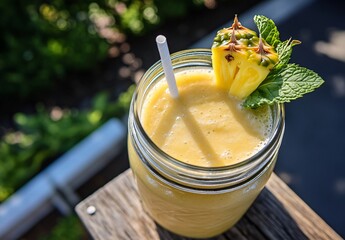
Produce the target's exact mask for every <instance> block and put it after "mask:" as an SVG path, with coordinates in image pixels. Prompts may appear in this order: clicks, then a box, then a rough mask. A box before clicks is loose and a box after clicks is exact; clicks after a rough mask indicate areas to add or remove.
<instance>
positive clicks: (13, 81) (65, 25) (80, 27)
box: [0, 0, 204, 102]
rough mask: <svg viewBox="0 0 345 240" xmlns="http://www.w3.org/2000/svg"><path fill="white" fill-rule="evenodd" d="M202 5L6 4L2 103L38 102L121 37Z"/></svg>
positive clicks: (99, 0) (0, 21)
mask: <svg viewBox="0 0 345 240" xmlns="http://www.w3.org/2000/svg"><path fill="white" fill-rule="evenodd" d="M203 1H204V0H145V1H141V0H75V1H68V0H51V1H45V0H27V1H25V0H2V1H0V12H1V14H0V31H1V38H0V86H1V87H0V101H8V99H9V98H11V99H12V101H19V102H22V101H25V100H28V99H35V97H37V96H39V95H40V94H41V93H42V91H49V90H51V88H52V87H53V86H54V81H55V80H57V79H64V77H65V76H66V74H67V73H68V72H70V71H81V70H86V69H90V68H91V67H93V66H95V65H96V63H97V62H100V61H102V60H104V59H105V58H106V55H107V50H108V46H109V44H112V43H114V42H116V36H117V35H118V34H119V33H126V34H131V35H140V34H144V33H146V32H147V31H148V30H150V29H151V28H152V27H153V26H156V25H158V24H159V23H160V22H161V21H162V20H165V19H167V18H172V17H179V16H182V15H185V14H187V12H188V10H189V8H190V7H193V6H199V5H201V4H202V3H203Z"/></svg>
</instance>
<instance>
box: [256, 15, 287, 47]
mask: <svg viewBox="0 0 345 240" xmlns="http://www.w3.org/2000/svg"><path fill="white" fill-rule="evenodd" d="M254 22H255V24H256V26H257V27H258V29H259V32H260V35H261V37H262V38H263V39H265V41H266V42H267V43H268V44H269V45H271V46H273V47H274V48H275V47H277V45H278V44H279V43H280V42H281V41H280V39H279V31H278V29H277V27H276V25H275V23H274V22H273V20H272V19H269V18H267V17H265V16H263V15H255V16H254Z"/></svg>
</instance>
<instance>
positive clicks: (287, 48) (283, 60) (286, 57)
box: [275, 39, 301, 69]
mask: <svg viewBox="0 0 345 240" xmlns="http://www.w3.org/2000/svg"><path fill="white" fill-rule="evenodd" d="M300 43H301V42H300V41H298V40H292V41H291V39H289V40H286V41H284V42H280V43H279V44H278V45H277V47H276V51H277V53H278V57H279V62H278V63H277V64H276V66H275V68H276V69H279V68H281V67H283V66H284V65H286V64H288V63H289V61H290V57H291V53H292V47H293V46H296V45H298V44H300Z"/></svg>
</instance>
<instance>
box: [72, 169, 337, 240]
mask: <svg viewBox="0 0 345 240" xmlns="http://www.w3.org/2000/svg"><path fill="white" fill-rule="evenodd" d="M90 206H93V207H95V209H96V211H95V212H94V213H93V214H88V213H87V209H88V207H90ZM76 211H77V214H78V215H79V217H80V218H81V220H82V221H83V223H84V224H85V226H86V228H87V229H88V231H89V232H90V234H91V235H92V237H93V238H94V239H102V240H107V239H135V240H136V239H144V240H145V239H148V240H158V239H167V240H175V239H176V240H177V239H178V240H185V239H189V238H184V237H180V236H178V235H176V234H173V233H171V232H169V231H167V230H165V229H163V228H162V227H160V226H159V225H157V224H156V223H155V222H154V221H153V220H152V219H151V218H150V217H149V216H148V215H147V214H146V213H145V211H144V210H143V208H142V205H141V203H140V200H139V196H138V193H137V189H136V187H135V184H134V181H133V176H132V172H131V170H127V171H125V172H124V173H122V174H121V175H120V176H118V177H117V178H115V179H114V180H112V181H111V182H109V183H108V184H107V185H105V186H104V187H103V188H101V189H100V190H98V191H97V192H95V193H94V194H93V195H91V196H90V197H88V198H87V199H85V200H84V201H82V202H81V203H79V204H78V205H77V206H76ZM212 239H217V240H224V239H341V237H340V236H339V235H338V234H337V233H336V232H335V231H334V230H333V229H332V228H330V227H329V226H328V225H327V224H326V223H325V222H324V221H323V220H322V219H321V218H320V217H319V216H318V215H317V214H316V213H315V212H314V211H313V210H311V209H310V207H309V206H308V205H307V204H305V203H304V202H303V201H302V200H301V199H300V198H299V197H298V196H297V195H296V194H295V193H294V192H293V191H292V190H291V189H290V188H289V187H288V186H287V185H286V184H285V183H284V182H283V181H282V180H280V179H279V177H277V176H276V175H275V174H272V176H271V178H270V180H269V182H268V184H267V186H266V188H265V189H264V190H263V191H262V193H261V194H260V195H259V197H258V198H257V199H256V201H255V202H254V204H253V205H252V207H251V208H250V209H249V211H248V212H247V213H246V215H245V216H244V217H243V218H242V219H241V220H240V221H239V222H238V223H237V224H236V226H235V227H233V228H231V229H230V230H228V231H227V232H225V233H224V234H222V235H219V236H217V237H214V238H212Z"/></svg>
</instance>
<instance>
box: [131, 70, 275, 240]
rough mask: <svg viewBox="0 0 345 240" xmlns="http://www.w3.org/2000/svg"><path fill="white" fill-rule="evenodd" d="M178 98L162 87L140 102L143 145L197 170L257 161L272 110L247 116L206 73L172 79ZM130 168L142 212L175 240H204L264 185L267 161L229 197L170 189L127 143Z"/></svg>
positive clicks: (186, 73)
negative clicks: (185, 238) (187, 239)
mask: <svg viewBox="0 0 345 240" xmlns="http://www.w3.org/2000/svg"><path fill="white" fill-rule="evenodd" d="M176 81H177V86H178V89H179V98H178V99H172V98H171V97H170V95H169V91H168V87H167V84H166V81H165V80H164V79H163V80H160V81H159V82H158V83H157V84H155V85H154V86H153V87H152V88H151V89H150V91H149V92H148V93H147V94H146V97H145V100H144V102H143V104H142V107H141V111H140V112H139V114H138V115H139V119H140V122H141V124H142V126H143V129H144V130H145V132H146V134H147V135H148V136H149V138H150V139H151V140H152V141H153V142H154V143H155V145H156V146H158V147H159V148H160V149H162V150H163V151H164V152H165V153H167V154H168V155H170V156H172V157H173V158H175V159H177V160H178V161H181V162H184V163H187V164H190V165H195V166H200V167H206V168H208V167H222V166H229V165H234V164H237V163H240V162H241V161H243V160H245V159H248V157H250V156H252V155H254V154H255V153H257V152H258V151H259V150H260V149H261V148H262V147H263V146H264V145H265V144H266V142H267V139H268V137H269V136H270V135H271V131H272V113H271V108H269V107H265V108H261V109H258V110H245V109H242V107H241V102H240V101H238V100H236V99H234V98H231V97H230V96H229V95H228V93H226V91H224V90H222V89H220V88H218V87H217V86H216V84H215V81H214V75H213V71H212V70H211V69H210V68H200V69H193V70H187V71H181V72H177V73H176ZM128 149H129V158H130V164H131V168H132V170H133V172H134V175H135V176H136V181H137V185H138V190H139V194H140V197H141V199H142V202H143V204H144V207H145V209H146V210H147V212H148V213H149V214H150V215H151V216H152V217H153V219H154V220H155V221H156V222H157V223H159V224H160V225H162V226H163V227H165V228H167V229H168V230H170V231H173V232H175V233H177V234H181V235H183V236H188V237H196V238H206V237H212V236H215V235H217V234H220V233H222V232H224V231H226V230H227V229H229V228H230V227H232V226H233V225H234V224H235V223H236V222H237V221H238V220H239V219H240V218H241V216H242V215H243V214H244V213H245V212H246V210H247V209H248V208H249V206H250V205H251V204H252V202H253V201H254V200H255V198H256V197H257V195H258V194H259V193H260V191H261V190H262V189H263V187H264V185H265V183H266V182H267V180H268V178H269V176H270V174H271V173H272V169H273V167H274V163H275V160H276V153H275V154H273V157H272V158H273V160H272V161H270V163H269V164H267V165H266V166H265V167H264V170H262V171H261V172H260V173H259V174H257V175H255V176H254V177H253V178H252V179H250V180H248V181H247V182H246V183H244V184H242V185H241V186H238V187H232V188H231V189H230V190H224V189H221V190H214V191H210V190H202V189H201V190H200V189H198V190H194V189H188V188H185V187H184V186H180V185H176V186H175V185H174V184H171V183H170V182H169V179H168V180H162V178H161V177H158V175H157V174H156V173H154V172H152V171H151V170H149V169H148V168H147V166H145V164H143V162H142V161H141V158H142V156H140V155H139V154H138V151H137V150H136V149H135V148H134V145H133V141H132V140H131V139H130V138H129V142H128Z"/></svg>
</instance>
